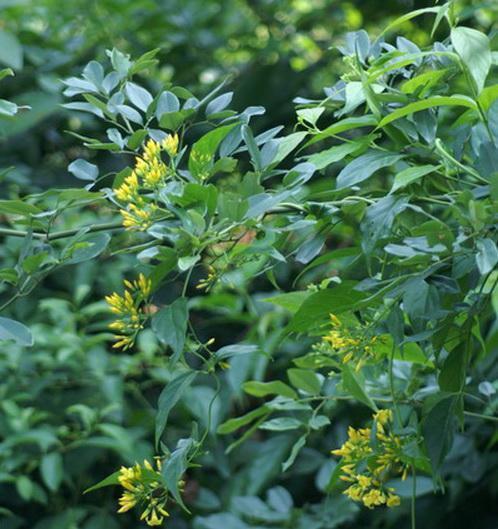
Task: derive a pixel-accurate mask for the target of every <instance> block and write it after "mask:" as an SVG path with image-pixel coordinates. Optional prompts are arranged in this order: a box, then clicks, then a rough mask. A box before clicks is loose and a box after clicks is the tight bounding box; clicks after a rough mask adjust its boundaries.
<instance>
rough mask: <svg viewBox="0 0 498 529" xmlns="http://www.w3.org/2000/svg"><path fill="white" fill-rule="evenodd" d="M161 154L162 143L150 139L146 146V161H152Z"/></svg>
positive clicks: (144, 154)
mask: <svg viewBox="0 0 498 529" xmlns="http://www.w3.org/2000/svg"><path fill="white" fill-rule="evenodd" d="M160 154H161V145H160V144H159V143H157V141H154V140H152V139H151V140H149V141H148V142H147V143H146V144H145V147H144V152H143V156H144V160H145V161H146V162H150V161H152V160H153V159H154V158H157V157H158V156H160Z"/></svg>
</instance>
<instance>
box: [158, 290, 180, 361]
mask: <svg viewBox="0 0 498 529" xmlns="http://www.w3.org/2000/svg"><path fill="white" fill-rule="evenodd" d="M187 323H188V308H187V299H186V298H178V299H177V300H175V301H174V302H173V303H172V304H171V305H168V306H167V307H164V308H162V309H161V310H160V311H159V312H157V313H156V314H154V316H153V317H152V330H153V331H154V332H155V333H156V335H157V337H158V338H159V340H160V341H161V343H163V344H165V345H169V346H170V347H171V349H172V350H173V356H172V358H171V360H172V362H176V361H177V360H178V359H179V358H180V356H181V355H182V353H183V346H184V344H185V334H186V332H187Z"/></svg>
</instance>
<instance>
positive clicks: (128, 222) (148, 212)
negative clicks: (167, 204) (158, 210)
mask: <svg viewBox="0 0 498 529" xmlns="http://www.w3.org/2000/svg"><path fill="white" fill-rule="evenodd" d="M128 208H129V209H128V210H126V209H121V210H119V212H120V213H121V216H122V217H123V226H124V227H125V228H129V229H137V230H139V231H145V230H146V229H147V228H149V227H150V226H151V225H152V217H153V213H154V210H155V207H154V205H149V206H148V207H147V208H144V207H142V208H141V207H138V206H137V205H135V204H130V205H129V206H128Z"/></svg>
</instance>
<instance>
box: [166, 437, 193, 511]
mask: <svg viewBox="0 0 498 529" xmlns="http://www.w3.org/2000/svg"><path fill="white" fill-rule="evenodd" d="M193 447H194V441H193V439H180V441H178V445H177V448H176V450H174V452H173V453H172V454H171V455H170V456H169V457H168V459H167V460H166V462H165V463H164V465H163V468H162V471H161V474H162V476H163V479H164V482H165V484H166V487H167V488H168V490H169V491H170V492H171V494H172V496H173V498H174V499H175V501H176V502H177V503H178V504H179V505H180V506H181V507H182V508H183V509H185V510H186V511H187V512H190V511H189V510H188V509H187V507H186V506H185V504H184V503H183V499H182V496H181V494H180V489H179V486H178V482H179V481H180V480H181V479H182V476H183V474H184V473H185V470H187V466H188V455H189V452H190V451H191V450H192V448H193Z"/></svg>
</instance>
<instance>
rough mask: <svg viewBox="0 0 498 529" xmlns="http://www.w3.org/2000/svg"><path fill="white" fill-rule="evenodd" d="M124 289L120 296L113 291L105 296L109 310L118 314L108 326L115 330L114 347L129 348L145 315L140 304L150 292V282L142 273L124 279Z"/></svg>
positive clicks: (141, 326) (140, 327) (141, 325)
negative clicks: (134, 277)
mask: <svg viewBox="0 0 498 529" xmlns="http://www.w3.org/2000/svg"><path fill="white" fill-rule="evenodd" d="M124 285H125V291H124V293H123V295H122V296H120V295H119V294H118V293H116V292H114V293H112V294H111V295H110V296H106V298H105V300H106V301H107V303H108V305H109V308H110V310H111V312H113V313H114V314H116V315H117V316H119V318H118V319H116V320H115V321H113V322H112V323H111V324H110V325H109V328H110V329H112V330H113V331H117V332H118V333H119V334H117V335H116V337H115V338H116V343H115V344H114V345H113V347H114V348H115V349H119V348H122V349H123V350H126V349H129V348H130V347H131V346H132V345H133V344H134V343H135V338H136V336H137V334H138V331H139V330H140V329H142V328H143V321H144V319H145V315H144V313H143V310H142V308H141V307H142V304H143V303H144V302H145V301H146V300H147V299H148V298H149V296H150V294H151V288H152V282H151V280H150V279H147V278H146V277H145V276H144V275H143V274H140V275H139V276H138V279H137V280H135V281H128V280H125V281H124Z"/></svg>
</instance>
